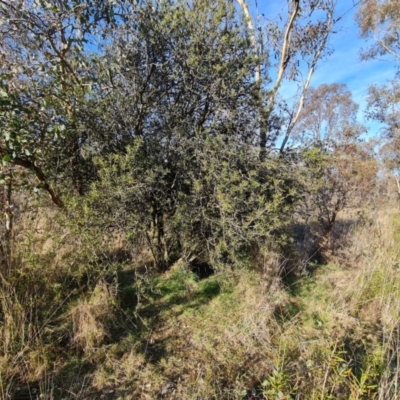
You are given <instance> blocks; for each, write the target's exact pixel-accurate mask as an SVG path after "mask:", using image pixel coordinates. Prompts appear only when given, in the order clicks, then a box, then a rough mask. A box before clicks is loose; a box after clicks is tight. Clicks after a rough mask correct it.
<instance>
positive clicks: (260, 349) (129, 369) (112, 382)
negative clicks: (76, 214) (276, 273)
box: [0, 208, 400, 400]
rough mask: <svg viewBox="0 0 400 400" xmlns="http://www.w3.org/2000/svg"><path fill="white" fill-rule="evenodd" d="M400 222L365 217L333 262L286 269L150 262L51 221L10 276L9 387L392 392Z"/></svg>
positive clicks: (57, 393)
mask: <svg viewBox="0 0 400 400" xmlns="http://www.w3.org/2000/svg"><path fill="white" fill-rule="evenodd" d="M343 218H344V221H347V218H348V216H346V218H345V217H343ZM371 219H372V218H371ZM54 224H55V225H54ZM399 226H400V213H399V212H398V211H396V210H395V209H389V208H388V209H386V210H384V211H381V212H379V213H377V212H375V215H374V216H373V222H371V220H368V221H367V222H365V220H360V219H359V220H358V221H356V222H355V223H354V224H353V225H352V227H351V229H347V236H346V237H343V238H342V241H343V243H344V242H345V243H346V245H345V246H344V245H343V246H342V247H338V250H337V251H336V252H334V253H332V254H331V256H330V261H329V263H325V264H318V263H315V262H314V263H309V264H307V265H305V266H304V265H303V264H302V266H301V268H300V269H298V270H297V272H294V273H292V274H291V275H290V276H285V278H284V279H280V280H279V279H277V278H276V279H267V278H266V277H265V270H264V273H263V271H261V270H260V268H259V267H257V268H254V269H252V270H249V269H242V270H240V269H239V270H237V269H236V270H232V269H229V268H227V269H226V270H220V271H215V273H212V274H210V275H209V276H207V277H206V278H201V277H200V276H199V275H198V274H197V273H196V270H195V269H194V268H192V267H191V263H190V262H189V261H185V260H184V259H180V260H179V261H177V262H176V263H175V264H174V266H173V267H172V268H171V269H170V270H169V271H168V272H166V273H163V274H154V273H150V272H149V270H148V269H147V268H146V259H145V258H143V259H136V260H135V259H134V258H132V257H126V258H125V260H123V259H121V258H118V257H114V256H108V257H106V256H105V254H114V253H115V252H114V253H112V252H111V250H110V252H109V253H107V251H108V250H107V249H106V248H105V247H104V244H103V245H102V247H101V249H102V252H101V254H100V255H99V254H97V255H96V254H95V253H94V249H98V248H99V246H100V245H99V243H100V242H101V241H102V238H98V241H96V240H93V239H91V240H89V241H88V240H87V239H88V238H86V239H85V238H82V237H81V236H79V234H77V233H76V232H75V233H73V232H72V233H71V232H69V233H68V232H66V231H65V228H62V227H61V225H59V226H57V225H56V223H54V222H53V226H52V228H51V229H52V236H51V238H50V237H48V236H46V235H45V234H41V235H31V236H26V237H25V241H23V242H21V243H23V244H21V245H20V246H19V247H18V248H16V249H15V252H14V255H15V257H14V259H13V263H14V269H13V270H12V271H10V272H9V273H8V274H7V275H4V274H3V275H2V282H1V295H0V302H1V303H0V304H1V315H0V318H1V323H0V341H1V342H0V343H1V348H0V357H1V363H0V394H1V397H2V398H3V399H24V398H27V399H29V398H32V399H33V398H37V397H38V396H40V398H45V399H61V398H62V399H98V398H105V399H121V400H122V399H381V400H386V399H397V398H399V396H400V389H399V373H398V370H399V368H398V364H399V346H400V330H399V326H400V325H399V321H400V283H399V282H400V280H399V273H400V269H399V265H400V250H399V249H398V246H397V243H398V236H399ZM49 239H51V242H49ZM113 246H114V247H115V242H114V243H113ZM77 249H79V251H77ZM131 255H132V254H131ZM271 259H275V260H277V259H279V257H276V255H272V254H271ZM265 268H267V267H265ZM268 268H269V267H268ZM261 269H262V268H261Z"/></svg>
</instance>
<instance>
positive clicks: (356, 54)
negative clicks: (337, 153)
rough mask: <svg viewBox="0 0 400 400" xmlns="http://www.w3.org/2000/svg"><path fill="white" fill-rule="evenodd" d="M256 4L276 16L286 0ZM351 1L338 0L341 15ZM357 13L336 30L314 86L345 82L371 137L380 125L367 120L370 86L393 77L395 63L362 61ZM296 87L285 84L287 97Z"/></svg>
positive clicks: (265, 1) (347, 8)
mask: <svg viewBox="0 0 400 400" xmlns="http://www.w3.org/2000/svg"><path fill="white" fill-rule="evenodd" d="M253 1H254V3H253V7H252V11H253V13H255V12H256V11H255V6H254V5H255V3H256V0H253ZM257 3H258V11H259V12H260V13H264V14H265V15H268V16H269V17H272V18H276V17H277V15H278V14H279V13H285V10H284V7H285V5H286V1H284V0H258V1H257ZM352 4H353V0H338V1H337V13H338V14H339V15H340V14H343V13H345V12H346V11H348V10H349V9H350V8H351V7H352ZM355 12H356V9H355V8H353V9H352V10H350V11H349V12H348V13H347V14H346V15H345V16H344V18H343V19H342V20H341V21H340V22H339V24H338V25H337V27H336V28H335V29H334V30H335V31H336V32H337V33H336V34H334V35H333V36H332V37H331V39H330V41H329V47H330V48H331V49H333V51H334V52H333V54H332V55H330V56H329V57H328V58H326V59H325V60H321V61H320V63H319V65H318V67H317V70H316V71H315V74H314V76H313V79H312V82H311V85H312V86H318V85H320V84H323V83H328V84H330V83H345V84H346V85H347V86H348V88H349V89H350V90H351V92H352V93H353V99H354V100H355V101H356V102H357V103H358V104H359V105H360V111H359V114H358V117H359V121H360V122H363V123H364V124H365V125H367V127H368V130H369V136H376V135H377V134H378V131H379V129H380V128H381V126H380V125H379V124H378V123H375V122H371V121H366V120H365V119H364V110H365V107H366V97H367V92H368V86H369V85H371V84H383V83H386V82H387V80H389V79H391V78H393V76H394V74H395V64H394V63H392V62H390V61H384V60H370V61H361V60H360V50H361V48H366V47H367V46H368V43H367V42H366V41H365V39H362V38H360V37H359V30H358V26H357V24H356V22H355V20H354V14H355ZM283 15H285V14H283ZM293 88H294V85H293V83H289V84H288V83H286V84H284V86H283V87H282V94H283V95H284V97H290V96H291V95H293V92H294V90H293Z"/></svg>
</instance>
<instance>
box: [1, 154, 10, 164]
mask: <svg viewBox="0 0 400 400" xmlns="http://www.w3.org/2000/svg"><path fill="white" fill-rule="evenodd" d="M3 161H4V162H10V161H11V156H10V155H9V154H6V155H5V156H3Z"/></svg>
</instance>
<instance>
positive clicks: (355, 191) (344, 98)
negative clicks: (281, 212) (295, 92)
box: [293, 84, 377, 247]
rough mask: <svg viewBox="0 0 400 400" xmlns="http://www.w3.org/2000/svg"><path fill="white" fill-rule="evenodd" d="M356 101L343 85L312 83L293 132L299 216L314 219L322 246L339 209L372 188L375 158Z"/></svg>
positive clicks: (361, 198) (358, 200) (362, 197)
mask: <svg viewBox="0 0 400 400" xmlns="http://www.w3.org/2000/svg"><path fill="white" fill-rule="evenodd" d="M358 108H359V106H358V104H357V103H356V102H355V101H354V100H353V99H352V95H351V92H350V91H349V90H348V89H347V87H346V85H344V84H332V85H327V84H324V85H321V86H319V87H317V88H311V89H310V91H309V93H308V95H307V97H306V99H305V106H304V109H303V111H302V113H301V115H300V119H299V124H298V125H297V127H296V128H295V130H294V132H293V134H294V136H295V139H296V140H297V142H298V143H300V144H301V146H302V148H303V149H304V150H302V153H303V161H304V164H305V166H306V170H305V173H306V175H305V176H306V180H307V181H306V184H305V188H306V191H305V193H306V194H307V199H305V202H304V204H303V205H302V206H303V215H308V216H309V217H311V218H316V219H317V220H318V222H319V225H320V228H321V232H320V235H321V241H320V245H322V246H323V247H326V246H327V244H328V242H329V241H328V239H329V235H330V232H331V230H332V228H333V226H334V224H335V222H336V220H337V217H338V213H339V212H340V211H342V210H344V209H346V208H349V207H354V206H359V205H360V204H363V203H365V201H366V197H367V196H368V194H369V192H370V191H371V189H372V188H373V187H374V183H375V179H376V175H377V162H376V160H375V158H374V156H373V153H372V152H371V149H370V148H369V147H368V145H367V143H364V142H363V141H362V134H363V133H365V131H366V128H365V127H364V126H363V125H361V124H360V123H358V122H357V113H358Z"/></svg>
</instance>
